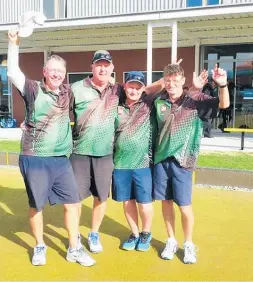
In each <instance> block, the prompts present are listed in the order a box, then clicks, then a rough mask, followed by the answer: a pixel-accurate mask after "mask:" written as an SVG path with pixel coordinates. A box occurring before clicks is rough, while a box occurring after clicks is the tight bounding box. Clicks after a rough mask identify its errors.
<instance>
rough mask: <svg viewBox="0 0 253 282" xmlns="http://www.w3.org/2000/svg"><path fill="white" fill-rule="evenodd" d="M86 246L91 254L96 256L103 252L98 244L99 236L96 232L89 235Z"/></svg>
mask: <svg viewBox="0 0 253 282" xmlns="http://www.w3.org/2000/svg"><path fill="white" fill-rule="evenodd" d="M88 245H89V248H90V251H91V252H92V253H95V254H97V253H100V252H102V251H103V246H102V245H101V243H100V238H99V234H98V233H97V232H90V233H89V236H88Z"/></svg>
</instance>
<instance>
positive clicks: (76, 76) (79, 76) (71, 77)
mask: <svg viewBox="0 0 253 282" xmlns="http://www.w3.org/2000/svg"><path fill="white" fill-rule="evenodd" d="M91 74H92V72H68V75H67V80H68V83H70V84H72V83H74V82H76V81H79V80H83V79H84V78H86V77H87V76H89V75H91ZM112 77H114V78H115V77H116V75H115V72H113V73H112Z"/></svg>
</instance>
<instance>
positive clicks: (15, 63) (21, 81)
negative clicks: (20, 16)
mask: <svg viewBox="0 0 253 282" xmlns="http://www.w3.org/2000/svg"><path fill="white" fill-rule="evenodd" d="M8 36H9V46H8V60H7V62H8V63H7V68H8V77H9V78H10V80H11V82H12V83H13V84H14V85H15V86H16V87H17V89H18V90H19V91H20V92H21V93H23V91H24V86H25V75H24V74H23V72H22V71H21V70H20V68H19V43H18V41H19V40H18V35H17V32H14V31H13V32H12V31H9V34H8Z"/></svg>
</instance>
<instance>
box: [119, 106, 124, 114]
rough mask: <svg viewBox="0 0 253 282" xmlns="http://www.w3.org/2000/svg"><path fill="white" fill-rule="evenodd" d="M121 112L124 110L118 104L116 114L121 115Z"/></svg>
mask: <svg viewBox="0 0 253 282" xmlns="http://www.w3.org/2000/svg"><path fill="white" fill-rule="evenodd" d="M123 112H124V108H123V107H121V106H118V114H119V115H122V114H123Z"/></svg>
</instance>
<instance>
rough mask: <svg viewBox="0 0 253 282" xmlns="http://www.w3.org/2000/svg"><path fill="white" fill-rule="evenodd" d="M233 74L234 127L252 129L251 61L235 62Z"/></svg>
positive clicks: (252, 68)
mask: <svg viewBox="0 0 253 282" xmlns="http://www.w3.org/2000/svg"><path fill="white" fill-rule="evenodd" d="M238 55H239V54H238ZM245 55H246V54H245ZM247 55H251V57H252V54H247ZM235 74H236V90H235V97H234V105H235V107H234V116H235V119H234V127H239V128H253V61H252V60H241V61H237V62H236V68H235Z"/></svg>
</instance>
